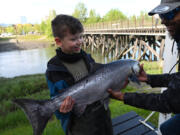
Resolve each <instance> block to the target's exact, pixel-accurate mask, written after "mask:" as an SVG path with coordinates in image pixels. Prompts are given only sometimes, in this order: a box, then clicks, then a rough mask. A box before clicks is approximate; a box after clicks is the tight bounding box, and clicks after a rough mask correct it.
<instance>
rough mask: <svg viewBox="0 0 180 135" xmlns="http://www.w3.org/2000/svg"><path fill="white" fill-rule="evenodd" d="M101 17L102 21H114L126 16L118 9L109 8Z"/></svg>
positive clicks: (124, 18) (123, 18)
mask: <svg viewBox="0 0 180 135" xmlns="http://www.w3.org/2000/svg"><path fill="white" fill-rule="evenodd" d="M103 18H104V21H116V20H126V19H127V17H126V16H125V15H124V14H123V13H122V12H121V11H120V10H119V9H111V10H110V11H109V12H108V13H107V14H106V15H105V16H104V17H103Z"/></svg>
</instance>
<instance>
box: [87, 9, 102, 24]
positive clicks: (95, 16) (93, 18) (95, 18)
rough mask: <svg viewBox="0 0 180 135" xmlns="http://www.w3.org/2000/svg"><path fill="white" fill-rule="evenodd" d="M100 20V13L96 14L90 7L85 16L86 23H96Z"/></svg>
mask: <svg viewBox="0 0 180 135" xmlns="http://www.w3.org/2000/svg"><path fill="white" fill-rule="evenodd" d="M100 20H101V17H100V15H98V14H96V11H95V10H94V9H91V10H90V12H89V17H88V18H87V21H86V23H87V24H90V23H97V22H99V21H100Z"/></svg>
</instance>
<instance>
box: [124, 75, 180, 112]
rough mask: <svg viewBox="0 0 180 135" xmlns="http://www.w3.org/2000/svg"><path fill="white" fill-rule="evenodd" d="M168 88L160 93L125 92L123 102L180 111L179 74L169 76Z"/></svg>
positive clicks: (160, 109)
mask: <svg viewBox="0 0 180 135" xmlns="http://www.w3.org/2000/svg"><path fill="white" fill-rule="evenodd" d="M167 87H168V89H167V90H166V91H164V92H163V93H160V94H154V93H150V94H147V93H125V95H124V103H125V104H128V105H132V106H135V107H138V108H143V109H148V110H152V111H159V112H163V113H171V112H173V113H180V75H179V73H177V74H174V75H172V76H171V81H170V82H169V83H168V86H167Z"/></svg>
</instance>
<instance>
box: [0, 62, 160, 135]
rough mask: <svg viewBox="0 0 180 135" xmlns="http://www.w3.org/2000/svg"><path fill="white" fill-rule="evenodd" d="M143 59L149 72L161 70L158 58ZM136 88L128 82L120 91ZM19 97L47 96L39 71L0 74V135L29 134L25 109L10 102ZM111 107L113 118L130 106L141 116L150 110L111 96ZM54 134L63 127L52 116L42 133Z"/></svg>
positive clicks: (44, 97) (47, 92)
mask: <svg viewBox="0 0 180 135" xmlns="http://www.w3.org/2000/svg"><path fill="white" fill-rule="evenodd" d="M142 63H144V68H145V70H146V71H147V72H148V73H161V72H162V70H161V68H159V65H158V63H157V62H151V63H149V62H142ZM136 90H137V89H136V88H134V87H132V86H128V87H127V88H126V89H124V90H123V91H129V92H131V91H132V92H133V91H136ZM22 97H23V98H33V99H48V98H49V90H48V87H47V84H46V80H45V76H44V75H42V74H39V75H29V76H21V77H16V78H12V79H7V78H0V108H1V109H0V135H17V134H22V135H32V128H31V125H30V124H29V122H28V120H27V118H26V116H25V114H24V112H23V111H22V110H21V109H20V108H19V107H17V106H15V105H14V104H12V99H14V98H22ZM110 109H111V112H112V118H113V117H116V116H118V115H122V114H124V113H127V112H129V111H132V110H133V111H135V112H137V113H138V114H139V115H140V116H142V117H144V118H145V117H146V116H147V115H148V114H149V113H150V111H147V110H143V109H137V108H135V107H131V106H128V105H124V104H123V102H119V101H115V100H111V103H110ZM157 120H158V113H156V114H155V115H154V116H153V117H152V118H151V119H150V122H152V123H153V124H155V125H157ZM55 134H63V131H62V128H61V127H60V124H59V121H57V120H56V118H55V117H54V116H53V117H52V118H51V120H50V121H49V122H48V125H47V126H46V129H45V131H44V134H43V135H55Z"/></svg>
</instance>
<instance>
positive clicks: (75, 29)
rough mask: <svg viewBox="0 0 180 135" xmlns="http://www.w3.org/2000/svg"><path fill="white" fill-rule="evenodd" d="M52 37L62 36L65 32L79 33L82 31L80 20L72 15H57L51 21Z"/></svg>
mask: <svg viewBox="0 0 180 135" xmlns="http://www.w3.org/2000/svg"><path fill="white" fill-rule="evenodd" d="M51 27H52V32H53V36H54V37H59V38H64V36H65V34H66V33H67V32H69V33H71V34H76V33H81V32H83V31H84V29H83V25H82V24H81V22H80V21H79V20H78V19H76V18H75V17H73V16H69V15H63V14H60V15H57V16H56V17H55V18H54V19H53V20H52V22H51Z"/></svg>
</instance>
